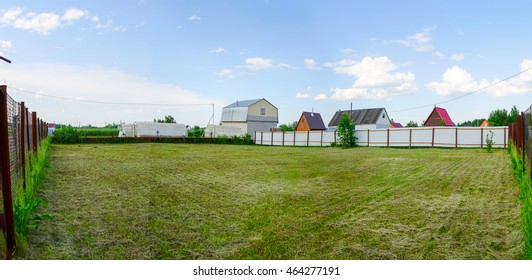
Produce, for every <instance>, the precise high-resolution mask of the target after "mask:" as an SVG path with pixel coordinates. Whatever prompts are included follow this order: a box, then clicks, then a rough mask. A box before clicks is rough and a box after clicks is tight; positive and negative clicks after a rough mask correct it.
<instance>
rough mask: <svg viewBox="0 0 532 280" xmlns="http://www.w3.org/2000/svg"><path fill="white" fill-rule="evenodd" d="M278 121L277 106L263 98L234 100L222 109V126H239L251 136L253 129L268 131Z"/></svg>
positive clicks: (275, 125)
mask: <svg viewBox="0 0 532 280" xmlns="http://www.w3.org/2000/svg"><path fill="white" fill-rule="evenodd" d="M278 123H279V113H278V110H277V107H275V106H273V104H271V103H270V102H268V100H266V99H264V98H262V99H253V100H243V101H236V102H234V103H232V104H230V105H227V106H225V107H224V108H223V109H222V126H233V127H240V128H241V129H242V133H244V134H245V133H247V134H250V135H251V136H253V134H254V133H255V131H257V132H261V131H265V132H266V131H270V130H271V128H274V127H277V124H278Z"/></svg>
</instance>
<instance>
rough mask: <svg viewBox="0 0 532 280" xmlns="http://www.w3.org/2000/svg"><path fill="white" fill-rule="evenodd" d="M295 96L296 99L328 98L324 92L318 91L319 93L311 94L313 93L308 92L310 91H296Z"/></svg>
mask: <svg viewBox="0 0 532 280" xmlns="http://www.w3.org/2000/svg"><path fill="white" fill-rule="evenodd" d="M296 98H297V99H314V100H318V101H320V100H327V99H329V96H327V95H326V94H324V93H319V94H316V95H313V94H310V93H303V92H298V93H296Z"/></svg>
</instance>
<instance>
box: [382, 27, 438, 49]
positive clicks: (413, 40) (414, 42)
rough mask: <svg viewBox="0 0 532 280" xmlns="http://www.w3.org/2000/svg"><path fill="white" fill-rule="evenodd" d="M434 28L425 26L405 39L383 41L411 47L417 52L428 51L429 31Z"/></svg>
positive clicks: (430, 38) (430, 39) (429, 42)
mask: <svg viewBox="0 0 532 280" xmlns="http://www.w3.org/2000/svg"><path fill="white" fill-rule="evenodd" d="M434 29H436V28H435V27H433V28H425V29H423V31H422V32H418V33H415V34H413V35H410V36H408V37H407V38H406V39H402V40H390V41H383V42H384V43H392V44H400V45H403V46H405V47H409V48H413V49H415V50H416V51H417V52H428V51H430V50H432V45H431V41H432V37H430V33H431V32H432V31H433V30H434Z"/></svg>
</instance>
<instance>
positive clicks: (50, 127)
mask: <svg viewBox="0 0 532 280" xmlns="http://www.w3.org/2000/svg"><path fill="white" fill-rule="evenodd" d="M54 131H55V123H49V124H48V135H53V134H54Z"/></svg>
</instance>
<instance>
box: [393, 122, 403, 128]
mask: <svg viewBox="0 0 532 280" xmlns="http://www.w3.org/2000/svg"><path fill="white" fill-rule="evenodd" d="M403 127H404V126H403V125H402V124H401V123H398V122H394V123H392V125H391V126H390V128H403Z"/></svg>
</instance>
